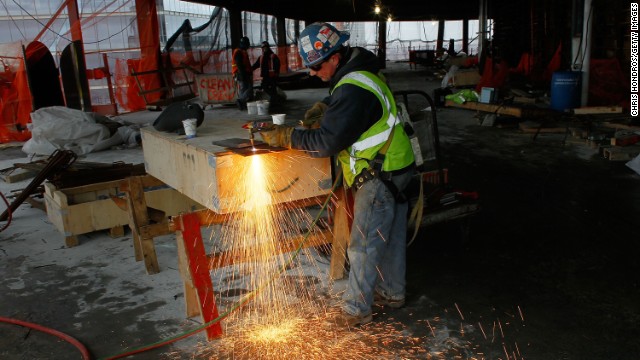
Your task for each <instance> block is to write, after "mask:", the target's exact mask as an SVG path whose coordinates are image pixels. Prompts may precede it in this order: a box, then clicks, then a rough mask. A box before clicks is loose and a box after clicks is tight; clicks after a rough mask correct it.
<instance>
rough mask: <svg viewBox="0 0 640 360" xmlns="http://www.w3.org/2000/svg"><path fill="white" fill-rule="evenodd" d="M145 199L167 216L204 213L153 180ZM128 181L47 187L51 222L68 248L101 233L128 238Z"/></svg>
mask: <svg viewBox="0 0 640 360" xmlns="http://www.w3.org/2000/svg"><path fill="white" fill-rule="evenodd" d="M143 178H144V179H145V180H144V184H145V186H144V188H145V190H144V197H145V200H146V203H147V205H148V206H149V207H151V208H154V209H158V210H161V211H163V212H165V213H166V214H167V215H177V214H178V213H180V212H181V211H193V210H195V209H201V208H202V205H200V204H198V203H196V202H194V201H192V200H190V199H189V198H187V197H186V196H184V195H182V194H180V193H179V192H177V191H176V190H174V189H172V188H170V187H168V186H166V185H165V184H163V183H162V182H160V181H159V180H157V179H155V178H153V177H152V176H149V175H147V176H144V177H143ZM126 181H128V180H127V179H124V180H115V181H108V182H101V183H96V184H91V185H85V186H78V187H72V188H65V189H58V188H56V187H55V185H53V184H52V183H50V182H46V183H45V184H44V189H45V193H44V198H45V204H46V209H47V216H48V218H49V221H51V223H52V224H53V225H54V226H55V227H56V228H57V229H58V230H59V231H60V232H61V233H62V234H63V236H64V239H65V244H66V246H68V247H72V246H76V245H78V244H79V240H78V236H79V235H82V234H87V233H90V232H93V231H98V230H109V232H110V235H111V236H112V237H119V236H122V235H124V225H129V223H130V221H129V213H128V209H127V207H126V203H125V201H126V200H124V197H125V193H123V190H122V188H123V184H124V183H123V182H126Z"/></svg>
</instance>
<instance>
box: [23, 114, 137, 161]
mask: <svg viewBox="0 0 640 360" xmlns="http://www.w3.org/2000/svg"><path fill="white" fill-rule="evenodd" d="M31 120H32V124H31V125H30V127H31V133H32V137H31V139H29V140H28V141H27V142H26V143H25V144H24V145H23V146H22V151H24V152H25V153H27V154H37V155H50V154H52V153H53V152H54V151H55V150H58V149H60V150H71V151H73V152H75V153H76V154H78V155H85V154H88V153H91V152H96V151H100V150H106V149H108V148H110V147H112V146H116V145H119V144H122V143H125V144H127V145H129V146H131V145H137V137H138V136H139V131H137V130H136V129H135V128H131V127H127V126H123V127H119V128H118V129H117V130H116V133H115V134H114V135H113V136H112V135H111V133H110V131H109V129H108V128H107V127H106V126H105V125H102V124H100V123H98V122H97V115H95V114H94V113H87V112H83V111H81V110H75V109H70V108H66V107H63V106H52V107H47V108H42V109H39V110H36V111H34V112H33V113H31Z"/></svg>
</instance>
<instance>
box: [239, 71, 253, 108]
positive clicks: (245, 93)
mask: <svg viewBox="0 0 640 360" xmlns="http://www.w3.org/2000/svg"><path fill="white" fill-rule="evenodd" d="M237 81H238V101H239V102H240V104H242V106H247V103H248V102H249V101H252V100H253V78H252V77H251V76H246V77H245V79H244V81H239V80H237Z"/></svg>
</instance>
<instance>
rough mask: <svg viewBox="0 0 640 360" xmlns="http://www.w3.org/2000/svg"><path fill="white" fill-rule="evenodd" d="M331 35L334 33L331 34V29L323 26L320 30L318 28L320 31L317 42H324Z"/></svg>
mask: <svg viewBox="0 0 640 360" xmlns="http://www.w3.org/2000/svg"><path fill="white" fill-rule="evenodd" d="M333 34H335V33H334V32H333V30H331V28H329V27H327V26H323V27H322V28H320V31H318V40H320V41H322V42H326V41H327V39H328V38H329V37H331V35H333Z"/></svg>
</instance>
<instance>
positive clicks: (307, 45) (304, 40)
mask: <svg viewBox="0 0 640 360" xmlns="http://www.w3.org/2000/svg"><path fill="white" fill-rule="evenodd" d="M300 45H302V50H304V52H305V53H308V52H309V51H311V50H313V47H312V46H311V40H309V35H307V36H305V37H303V38H302V39H300Z"/></svg>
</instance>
